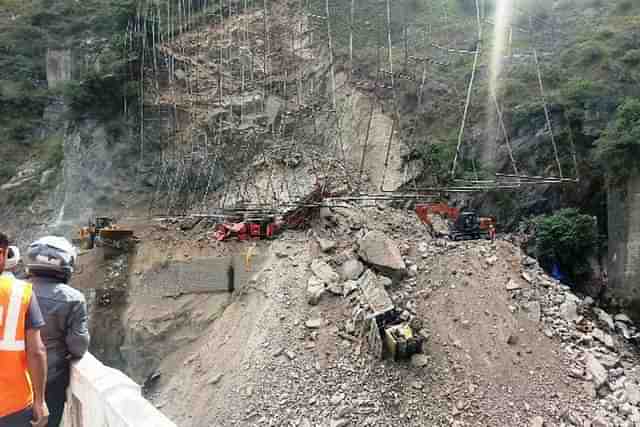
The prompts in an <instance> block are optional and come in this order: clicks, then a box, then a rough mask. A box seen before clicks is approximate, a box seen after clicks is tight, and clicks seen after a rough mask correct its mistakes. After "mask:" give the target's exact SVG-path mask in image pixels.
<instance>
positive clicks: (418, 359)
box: [411, 354, 429, 368]
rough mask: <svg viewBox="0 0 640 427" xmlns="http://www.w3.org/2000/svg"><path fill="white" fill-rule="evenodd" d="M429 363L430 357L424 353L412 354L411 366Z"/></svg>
mask: <svg viewBox="0 0 640 427" xmlns="http://www.w3.org/2000/svg"><path fill="white" fill-rule="evenodd" d="M428 364H429V357H427V356H425V355H424V354H414V355H413V356H411V366H413V367H414V368H422V367H425V366H427V365H428Z"/></svg>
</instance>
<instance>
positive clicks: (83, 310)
mask: <svg viewBox="0 0 640 427" xmlns="http://www.w3.org/2000/svg"><path fill="white" fill-rule="evenodd" d="M65 341H66V343H67V350H69V353H71V357H72V358H74V359H79V358H81V357H82V356H84V354H85V353H86V352H87V350H88V349H89V320H88V316H87V303H86V302H85V300H84V299H82V300H80V301H76V302H74V303H73V305H72V307H71V311H70V312H69V317H68V318H67V332H66V337H65Z"/></svg>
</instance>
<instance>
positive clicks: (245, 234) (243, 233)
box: [213, 219, 282, 241]
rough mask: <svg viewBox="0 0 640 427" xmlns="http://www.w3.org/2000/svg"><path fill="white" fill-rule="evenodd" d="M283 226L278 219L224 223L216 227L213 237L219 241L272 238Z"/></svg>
mask: <svg viewBox="0 0 640 427" xmlns="http://www.w3.org/2000/svg"><path fill="white" fill-rule="evenodd" d="M281 227H282V223H281V222H279V221H277V220H275V219H274V220H272V221H271V222H268V223H267V222H251V221H248V222H237V223H222V224H218V225H216V227H215V231H214V232H213V237H214V238H215V239H216V240H218V241H223V240H227V239H230V238H233V237H235V238H237V239H238V240H250V239H251V240H258V239H270V238H272V237H274V236H275V235H276V234H277V233H278V232H279V231H280V228H281Z"/></svg>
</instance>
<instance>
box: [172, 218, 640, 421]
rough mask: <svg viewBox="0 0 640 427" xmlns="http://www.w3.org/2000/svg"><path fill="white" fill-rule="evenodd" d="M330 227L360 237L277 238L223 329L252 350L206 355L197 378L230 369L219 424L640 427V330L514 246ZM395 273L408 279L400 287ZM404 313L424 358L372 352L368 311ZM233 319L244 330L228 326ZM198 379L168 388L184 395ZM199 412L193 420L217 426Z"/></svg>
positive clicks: (410, 225)
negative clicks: (421, 341)
mask: <svg viewBox="0 0 640 427" xmlns="http://www.w3.org/2000/svg"><path fill="white" fill-rule="evenodd" d="M325 215H330V213H326V212H325ZM325 221H328V220H326V218H325ZM330 224H331V227H335V228H336V229H339V230H348V231H345V233H344V234H343V235H341V236H337V235H336V234H332V238H331V240H332V241H333V242H335V244H336V245H335V247H334V248H332V249H331V250H329V251H328V252H323V251H322V250H318V245H317V244H316V243H315V242H311V244H307V238H306V237H307V236H305V235H304V233H287V234H286V235H285V236H282V237H281V238H280V239H278V240H276V241H274V242H273V243H272V248H271V251H272V253H273V254H276V253H281V254H283V256H274V257H273V258H272V259H271V260H270V261H269V262H268V263H267V264H266V265H267V266H266V267H265V268H264V269H263V271H262V272H260V274H258V275H257V276H256V277H255V278H254V279H253V281H252V284H251V287H250V289H248V290H247V291H246V292H248V294H247V295H248V296H247V297H246V298H249V299H248V300H246V301H245V300H243V299H242V298H241V299H239V300H237V301H236V302H234V303H233V304H231V306H230V307H229V308H228V309H227V310H226V311H225V314H224V316H223V317H222V319H220V320H216V322H215V323H214V326H215V325H216V324H218V323H219V322H222V323H221V324H220V325H219V326H218V329H219V331H218V332H217V335H216V336H223V337H224V336H225V334H227V332H223V331H226V329H225V328H231V330H230V331H229V332H228V334H230V335H231V336H232V334H236V333H241V335H242V336H244V337H246V338H245V339H246V340H247V341H246V343H244V345H243V347H241V348H233V352H229V350H224V352H223V353H222V354H219V352H213V353H207V352H205V351H204V350H202V351H200V353H199V354H201V356H200V357H201V358H202V360H203V362H201V363H205V362H204V361H205V360H210V361H209V362H207V363H208V365H204V366H199V368H198V370H193V372H190V371H188V370H185V371H184V372H183V374H181V375H186V376H187V377H197V376H198V375H199V372H201V370H203V369H207V367H208V368H209V369H211V371H212V372H215V374H214V375H208V376H206V378H204V379H203V381H207V380H208V381H210V380H211V379H212V378H214V379H216V382H214V383H211V385H209V386H208V387H213V388H214V391H213V392H212V393H214V395H213V397H211V396H210V398H209V399H208V400H206V401H205V400H202V401H201V407H202V411H200V412H198V414H205V413H206V414H207V415H203V417H204V418H203V420H214V419H215V420H223V421H216V422H215V424H216V425H223V426H227V425H228V426H245V425H246V426H249V425H251V426H253V425H264V426H280V425H291V426H312V427H329V426H334V425H336V426H337V425H349V426H351V425H353V426H394V427H396V426H419V425H428V426H434V427H439V426H443V427H444V426H447V427H448V426H458V427H463V426H465V427H471V426H487V427H493V426H527V425H529V426H536V427H540V426H543V427H544V426H547V427H550V426H553V427H562V426H566V427H568V426H578V425H579V426H591V427H593V426H596V425H600V426H611V427H617V426H624V427H626V426H640V412H639V409H638V403H640V385H639V384H638V381H639V380H640V368H636V361H637V357H636V354H635V351H634V349H633V347H632V342H633V341H634V340H635V339H636V337H637V336H638V330H637V329H636V327H635V326H634V324H633V323H632V321H631V319H630V318H628V317H627V316H626V315H625V314H624V313H608V312H607V311H606V310H605V309H604V308H603V307H599V306H598V303H597V302H596V301H593V300H592V299H589V298H582V297H581V296H579V295H576V294H575V293H574V292H573V291H572V290H571V288H569V287H568V286H565V285H563V284H561V283H559V282H557V281H556V280H554V279H552V278H551V277H549V276H548V275H547V274H546V273H545V272H544V271H543V270H542V269H541V268H540V267H539V265H538V263H537V262H536V260H534V259H532V258H530V257H527V256H526V255H525V254H524V253H523V252H522V251H521V250H520V249H519V248H517V247H514V246H513V245H512V244H510V243H508V242H506V241H497V242H490V241H486V240H479V241H470V242H451V241H448V240H446V239H433V238H432V237H431V235H430V234H429V232H428V230H427V229H426V228H425V227H424V226H423V225H422V224H420V222H419V221H418V220H417V219H415V216H414V215H413V214H412V213H411V212H408V211H404V210H396V209H392V208H389V207H387V208H385V209H384V210H380V209H378V208H377V207H376V208H372V209H370V210H364V212H362V213H359V214H352V213H349V212H348V210H347V209H342V210H341V211H340V213H339V214H337V213H335V212H334V213H333V216H331V221H330ZM329 230H330V229H329ZM314 247H315V249H314ZM390 271H391V272H393V271H396V272H398V271H402V273H403V274H402V275H401V276H400V277H398V276H393V275H392V276H393V279H394V280H391V279H390V278H389V277H388V276H387V275H388V274H389V272H390ZM258 296H260V297H259V298H258ZM390 306H392V307H395V309H396V310H398V312H399V313H401V314H400V317H401V318H402V319H404V320H406V321H408V322H411V324H412V326H415V327H414V330H415V331H416V332H417V333H419V334H420V335H421V336H423V337H425V338H426V345H425V351H424V354H418V355H415V356H413V357H412V358H411V359H410V360H407V361H400V362H396V361H392V360H389V359H379V358H378V357H377V353H376V352H375V351H373V348H370V345H371V343H369V342H368V340H367V337H366V336H364V335H363V332H364V331H366V327H363V326H366V322H364V319H366V310H367V309H370V308H371V307H378V309H380V310H387V309H388V307H390ZM243 307H244V308H243ZM234 311H235V314H233V313H234ZM231 315H234V316H236V317H237V321H240V322H243V323H240V325H236V324H235V323H233V322H231V320H228V321H227V320H225V319H226V317H227V316H231ZM249 320H250V323H247V322H248V321H249ZM241 325H242V326H241ZM612 325H613V326H612ZM245 328H247V330H245ZM241 331H242V332H241ZM220 334H222V335H220ZM211 336H213V335H211ZM625 337H626V338H625ZM225 339H226V338H225ZM221 348H223V347H221ZM208 354H210V356H205V355H208ZM209 358H210V359H209ZM226 358H229V359H230V360H226ZM220 360H225V361H224V362H222V361H220ZM233 360H235V362H233V363H232V361H233ZM220 364H222V367H220V366H219V365H220ZM190 366H191V365H188V367H187V368H188V369H191V368H190ZM225 366H226V368H224V367H225ZM218 374H220V375H221V376H220V377H219V378H218V377H217V375H218ZM182 381H184V380H183V379H182V380H178V379H175V380H174V381H173V382H171V383H170V385H167V386H166V390H167V391H166V393H167V394H169V393H172V394H175V393H179V392H180V390H182V389H181V388H180V387H181V386H180V384H181V382H182ZM247 390H249V391H250V393H248V392H247ZM203 399H204V398H203ZM231 401H232V402H235V404H234V406H235V407H234V408H227V406H226V405H228V402H231ZM173 405H175V403H174V404H173ZM198 407H199V406H198ZM205 408H206V411H208V412H203V411H205ZM167 409H168V410H169V411H170V412H171V411H174V412H173V413H177V414H180V411H179V410H177V409H175V408H173V409H171V405H167ZM185 417H188V416H187V415H185V414H182V418H180V419H181V420H186V421H185V422H184V423H183V424H181V425H189V426H190V425H194V426H195V425H203V424H198V423H197V422H195V421H193V422H190V421H188V420H187V418H185Z"/></svg>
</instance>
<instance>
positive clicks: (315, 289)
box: [307, 276, 325, 305]
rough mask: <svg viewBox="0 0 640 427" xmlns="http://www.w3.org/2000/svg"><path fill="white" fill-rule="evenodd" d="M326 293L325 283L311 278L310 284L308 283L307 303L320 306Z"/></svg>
mask: <svg viewBox="0 0 640 427" xmlns="http://www.w3.org/2000/svg"><path fill="white" fill-rule="evenodd" d="M324 293H325V287H324V283H322V282H321V281H320V279H318V278H317V277H315V276H314V277H311V278H309V282H308V283H307V302H308V303H309V304H310V305H318V303H319V302H320V299H321V298H322V295H323V294H324Z"/></svg>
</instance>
